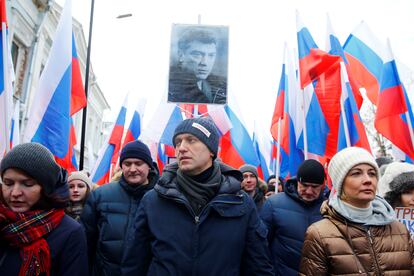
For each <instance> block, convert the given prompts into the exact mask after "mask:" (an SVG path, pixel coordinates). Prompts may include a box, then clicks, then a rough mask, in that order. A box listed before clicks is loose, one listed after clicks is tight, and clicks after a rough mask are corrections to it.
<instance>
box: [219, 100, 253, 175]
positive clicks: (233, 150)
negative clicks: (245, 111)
mask: <svg viewBox="0 0 414 276" xmlns="http://www.w3.org/2000/svg"><path fill="white" fill-rule="evenodd" d="M224 110H225V111H226V113H227V116H228V117H229V119H230V122H231V124H232V128H231V129H230V130H229V131H227V133H225V134H224V135H223V136H221V141H220V151H219V154H218V156H219V157H220V158H221V160H222V161H223V162H224V163H226V164H228V165H229V166H232V167H233V168H239V167H241V166H242V165H244V164H250V165H252V166H255V167H258V166H259V159H258V158H257V155H256V152H255V149H254V146H253V141H252V138H251V137H250V135H249V133H248V132H247V130H246V128H245V126H244V125H243V123H242V122H241V121H240V119H239V118H238V117H237V115H236V113H234V112H233V110H232V109H231V108H230V107H229V106H228V105H226V106H225V107H224Z"/></svg>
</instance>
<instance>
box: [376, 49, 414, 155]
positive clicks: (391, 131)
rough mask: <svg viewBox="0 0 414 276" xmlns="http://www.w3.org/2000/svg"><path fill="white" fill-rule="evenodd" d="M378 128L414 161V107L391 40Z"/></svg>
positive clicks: (379, 106)
mask: <svg viewBox="0 0 414 276" xmlns="http://www.w3.org/2000/svg"><path fill="white" fill-rule="evenodd" d="M375 128H376V129H377V130H378V132H379V133H381V134H382V135H383V136H384V137H386V138H387V139H388V140H390V141H391V143H393V144H394V145H395V146H397V147H398V148H399V149H400V150H401V151H403V152H404V153H405V154H406V155H407V156H408V157H409V158H410V159H412V160H414V147H413V142H414V137H413V129H412V112H411V107H410V103H409V101H408V97H407V95H406V93H405V89H404V87H403V84H402V83H401V80H400V77H399V75H398V70H397V66H396V63H395V59H394V56H393V54H392V50H391V46H390V44H389V43H388V48H387V52H386V56H384V66H383V70H382V76H381V85H380V94H379V95H378V104H377V113H376V116H375Z"/></svg>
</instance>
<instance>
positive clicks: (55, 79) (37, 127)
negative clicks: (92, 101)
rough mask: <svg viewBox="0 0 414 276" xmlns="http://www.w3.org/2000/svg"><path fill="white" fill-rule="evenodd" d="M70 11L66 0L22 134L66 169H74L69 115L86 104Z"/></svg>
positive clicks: (72, 137)
mask: <svg viewBox="0 0 414 276" xmlns="http://www.w3.org/2000/svg"><path fill="white" fill-rule="evenodd" d="M71 10H72V4H71V1H70V0H67V1H66V2H65V5H64V7H63V10H62V14H61V17H60V20H59V23H58V26H57V29H56V33H55V35H54V39H53V45H52V48H51V50H50V54H49V58H48V60H47V62H46V65H45V68H44V70H43V72H42V75H41V76H40V80H39V85H38V87H37V90H36V92H35V95H34V97H35V102H36V104H33V105H32V106H31V108H30V111H29V114H30V115H29V121H28V123H27V127H26V131H25V133H24V141H25V142H29V141H31V142H38V143H41V144H43V145H44V146H46V147H47V148H48V149H49V150H50V151H51V152H52V153H53V155H54V156H55V159H56V162H57V163H59V164H60V165H61V166H62V167H64V168H66V169H67V170H69V171H73V170H76V169H77V165H76V159H75V155H74V151H73V146H74V145H75V144H76V136H75V132H74V128H73V122H72V117H71V116H72V115H73V114H74V113H75V112H77V111H79V110H80V109H81V108H83V107H84V106H86V96H85V92H84V90H83V86H82V79H81V75H80V69H79V63H78V61H77V54H76V47H75V41H74V38H73V34H72V12H71Z"/></svg>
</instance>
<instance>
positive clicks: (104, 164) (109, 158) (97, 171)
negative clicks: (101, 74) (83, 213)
mask: <svg viewBox="0 0 414 276" xmlns="http://www.w3.org/2000/svg"><path fill="white" fill-rule="evenodd" d="M127 103H128V97H125V100H124V103H123V104H122V106H121V109H120V110H119V113H118V117H117V119H116V121H115V124H114V127H113V128H112V131H111V135H110V136H109V138H108V141H107V142H106V143H105V144H104V146H103V147H102V148H101V150H100V151H99V154H98V159H97V160H96V164H95V167H94V168H93V170H92V172H91V178H92V181H93V182H94V183H96V184H98V185H102V184H105V183H108V182H109V181H110V180H111V177H112V170H113V169H115V166H116V165H117V162H118V158H119V151H120V149H121V141H122V135H123V134H124V125H125V117H126V113H127Z"/></svg>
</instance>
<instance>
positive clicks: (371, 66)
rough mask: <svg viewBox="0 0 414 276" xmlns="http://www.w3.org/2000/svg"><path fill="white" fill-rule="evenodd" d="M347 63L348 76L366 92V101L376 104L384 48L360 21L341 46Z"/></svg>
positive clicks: (365, 24)
mask: <svg viewBox="0 0 414 276" xmlns="http://www.w3.org/2000/svg"><path fill="white" fill-rule="evenodd" d="M343 49H344V51H345V55H346V58H347V60H348V62H349V69H350V72H349V75H350V76H352V77H353V79H354V80H355V82H356V85H357V86H359V87H360V88H361V87H363V88H365V90H366V93H367V97H368V99H369V100H370V101H371V102H372V103H373V104H374V105H376V104H377V101H378V94H379V91H380V84H381V74H382V66H383V63H384V60H383V58H384V55H385V53H386V49H385V46H384V45H383V43H381V42H380V40H379V39H378V38H377V37H376V36H375V35H374V33H373V32H372V31H371V29H370V28H369V27H368V25H367V23H365V22H364V21H362V22H361V23H360V24H358V26H357V27H356V28H355V29H354V30H353V31H352V33H351V34H350V35H349V37H348V38H347V40H346V41H345V44H344V46H343Z"/></svg>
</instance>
